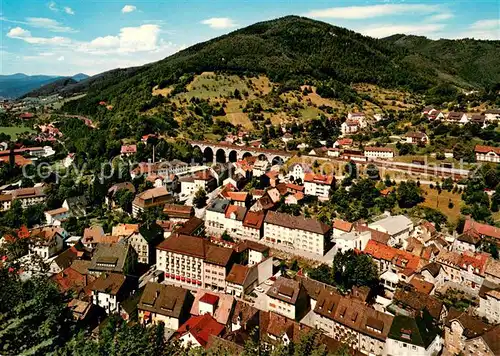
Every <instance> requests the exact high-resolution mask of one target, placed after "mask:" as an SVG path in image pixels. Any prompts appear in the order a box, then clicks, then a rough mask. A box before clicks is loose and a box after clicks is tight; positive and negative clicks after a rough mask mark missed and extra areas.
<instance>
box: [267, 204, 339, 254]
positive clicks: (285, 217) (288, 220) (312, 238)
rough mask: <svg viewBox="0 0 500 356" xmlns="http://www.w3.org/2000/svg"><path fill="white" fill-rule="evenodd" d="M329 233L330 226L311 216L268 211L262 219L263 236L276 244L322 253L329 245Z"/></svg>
mask: <svg viewBox="0 0 500 356" xmlns="http://www.w3.org/2000/svg"><path fill="white" fill-rule="evenodd" d="M330 235H331V227H330V226H328V225H326V224H323V223H322V222H320V221H318V220H315V219H311V218H304V217H302V216H293V215H289V214H284V213H277V212H274V211H269V212H267V215H266V218H265V219H264V238H265V240H266V241H268V242H271V243H272V244H276V245H277V246H280V245H283V246H286V247H290V248H295V249H300V250H304V251H307V252H311V253H314V254H318V255H324V254H325V253H326V251H328V249H329V247H330V246H331V241H330Z"/></svg>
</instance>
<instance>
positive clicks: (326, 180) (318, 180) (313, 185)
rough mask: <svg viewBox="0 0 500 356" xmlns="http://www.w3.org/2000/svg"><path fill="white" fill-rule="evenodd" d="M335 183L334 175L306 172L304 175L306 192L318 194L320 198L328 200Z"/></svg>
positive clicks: (307, 193)
mask: <svg viewBox="0 0 500 356" xmlns="http://www.w3.org/2000/svg"><path fill="white" fill-rule="evenodd" d="M334 184H335V178H334V177H333V176H332V175H322V174H314V173H306V174H305V175H304V187H305V189H304V194H306V195H313V196H316V197H318V198H319V199H320V200H327V199H328V197H329V196H330V189H331V188H332V187H333V186H334Z"/></svg>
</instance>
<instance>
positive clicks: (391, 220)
mask: <svg viewBox="0 0 500 356" xmlns="http://www.w3.org/2000/svg"><path fill="white" fill-rule="evenodd" d="M368 227H369V228H370V229H373V230H377V231H381V232H384V233H386V234H389V236H390V238H391V240H390V241H389V244H390V245H393V246H394V245H400V244H401V245H402V244H403V243H404V241H406V240H407V239H408V237H409V236H410V234H411V232H412V231H413V222H412V221H411V220H410V219H408V218H407V217H406V216H404V215H394V216H388V217H386V218H384V219H381V220H378V221H375V222H373V223H371V224H369V225H368Z"/></svg>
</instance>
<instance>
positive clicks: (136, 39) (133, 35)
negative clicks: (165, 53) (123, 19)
mask: <svg viewBox="0 0 500 356" xmlns="http://www.w3.org/2000/svg"><path fill="white" fill-rule="evenodd" d="M159 35H160V26H158V25H153V24H146V25H141V26H138V27H124V28H122V29H120V33H119V34H118V35H117V36H104V37H97V38H95V39H94V40H92V41H90V42H86V43H82V44H81V45H80V46H79V47H78V48H77V50H79V51H82V52H88V53H100V54H104V53H134V52H148V51H156V50H158V49H159V48H160V47H161V45H162V42H161V40H160V38H159Z"/></svg>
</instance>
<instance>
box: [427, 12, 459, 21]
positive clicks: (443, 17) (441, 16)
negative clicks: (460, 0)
mask: <svg viewBox="0 0 500 356" xmlns="http://www.w3.org/2000/svg"><path fill="white" fill-rule="evenodd" d="M453 17H454V15H453V14H452V13H451V12H443V13H441V14H436V15H432V16H429V17H427V18H426V19H425V21H426V22H439V21H443V20H449V19H451V18H453Z"/></svg>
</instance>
